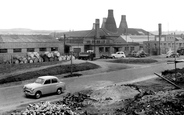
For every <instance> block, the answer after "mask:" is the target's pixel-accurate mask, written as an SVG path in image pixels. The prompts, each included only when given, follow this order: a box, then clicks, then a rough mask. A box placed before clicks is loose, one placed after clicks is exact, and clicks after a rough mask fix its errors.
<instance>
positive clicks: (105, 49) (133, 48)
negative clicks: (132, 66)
mask: <svg viewBox="0 0 184 115" xmlns="http://www.w3.org/2000/svg"><path fill="white" fill-rule="evenodd" d="M134 50H135V47H125V51H134ZM109 51H110V47H105V48H104V47H99V52H109Z"/></svg>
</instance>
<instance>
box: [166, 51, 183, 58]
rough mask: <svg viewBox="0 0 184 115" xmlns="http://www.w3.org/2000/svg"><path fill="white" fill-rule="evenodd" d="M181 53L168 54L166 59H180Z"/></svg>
mask: <svg viewBox="0 0 184 115" xmlns="http://www.w3.org/2000/svg"><path fill="white" fill-rule="evenodd" d="M179 56H180V55H179V53H174V52H168V53H167V54H166V58H174V57H179Z"/></svg>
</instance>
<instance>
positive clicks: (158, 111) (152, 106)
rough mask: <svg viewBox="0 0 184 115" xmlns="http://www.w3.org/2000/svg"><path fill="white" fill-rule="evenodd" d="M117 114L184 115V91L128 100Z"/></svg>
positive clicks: (148, 95)
mask: <svg viewBox="0 0 184 115" xmlns="http://www.w3.org/2000/svg"><path fill="white" fill-rule="evenodd" d="M116 113H122V114H125V115H183V114H184V91H183V90H173V91H165V92H163V91H159V92H158V93H155V94H153V95H152V94H148V93H145V95H141V96H140V97H139V98H134V99H128V100H126V102H125V107H124V108H121V109H117V110H116Z"/></svg>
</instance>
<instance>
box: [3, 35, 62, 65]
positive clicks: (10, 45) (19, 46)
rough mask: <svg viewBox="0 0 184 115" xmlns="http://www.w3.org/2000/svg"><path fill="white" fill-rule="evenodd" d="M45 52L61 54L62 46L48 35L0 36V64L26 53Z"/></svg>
mask: <svg viewBox="0 0 184 115" xmlns="http://www.w3.org/2000/svg"><path fill="white" fill-rule="evenodd" d="M45 51H59V52H60V53H63V52H64V51H63V44H61V43H60V42H59V41H58V40H57V39H55V38H53V37H51V36H50V35H0V62H2V61H4V60H9V59H11V58H12V57H13V56H25V55H26V54H27V52H39V53H43V52H45Z"/></svg>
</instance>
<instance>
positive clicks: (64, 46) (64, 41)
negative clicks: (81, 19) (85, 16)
mask: <svg viewBox="0 0 184 115" xmlns="http://www.w3.org/2000/svg"><path fill="white" fill-rule="evenodd" d="M65 40H66V35H65V34H64V41H63V45H64V47H63V49H64V54H65Z"/></svg>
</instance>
